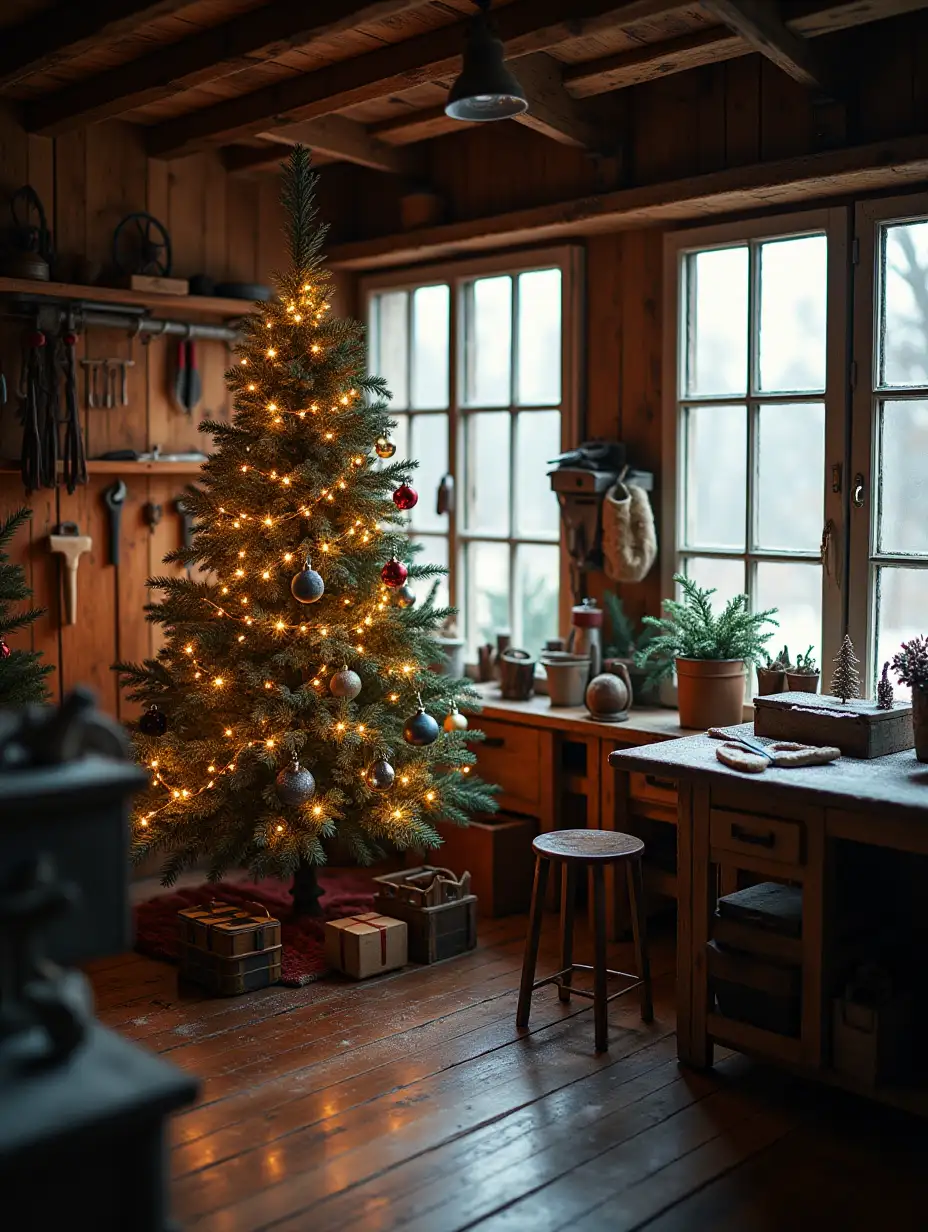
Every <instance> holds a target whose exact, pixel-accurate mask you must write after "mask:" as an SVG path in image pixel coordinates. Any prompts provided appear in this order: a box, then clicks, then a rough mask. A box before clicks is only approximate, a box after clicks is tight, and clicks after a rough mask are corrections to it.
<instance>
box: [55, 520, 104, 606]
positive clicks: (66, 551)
mask: <svg viewBox="0 0 928 1232" xmlns="http://www.w3.org/2000/svg"><path fill="white" fill-rule="evenodd" d="M48 540H49V543H50V544H51V549H52V551H53V552H58V553H60V554H61V555H62V556H63V557H64V567H65V570H66V574H65V612H66V614H67V623H68V624H69V625H73V624H76V623H77V562H78V561H79V560H80V558H81V556H83V554H84V553H85V552H89V551H90V550H91V548H92V547H93V540H92V539H91V537H90V536H89V535H82V534H81V533H80V528H79V527H78V525H77V523H76V522H62V523H61V525H60V526H59V527H58V529H57V530H56V531H55V533H54V534H53V535H49V537H48Z"/></svg>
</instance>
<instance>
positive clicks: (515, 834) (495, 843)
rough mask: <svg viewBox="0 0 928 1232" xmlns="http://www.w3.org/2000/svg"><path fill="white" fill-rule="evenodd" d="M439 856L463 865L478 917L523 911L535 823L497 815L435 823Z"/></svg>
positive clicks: (528, 896) (527, 897)
mask: <svg viewBox="0 0 928 1232" xmlns="http://www.w3.org/2000/svg"><path fill="white" fill-rule="evenodd" d="M437 830H438V833H439V834H440V835H441V837H442V839H443V840H444V841H443V844H442V847H441V854H442V857H443V858H444V859H445V860H447V862H448V863H449V864H450V865H451V866H452V867H453V868H466V869H469V870H470V874H471V888H472V890H473V892H474V894H476V895H477V910H478V912H479V914H480V915H486V916H502V915H516V914H518V913H519V912H522V911H528V908H529V903H530V902H531V898H532V877H533V874H534V869H535V857H534V853H533V852H532V840H533V839H534V837H535V835H536V834H537V833H538V822H537V821H535V819H534V818H532V817H513V816H510V815H508V814H506V813H498V814H496V816H495V817H488V818H486V819H484V820H480V821H472V822H471V823H470V825H467V826H455V825H452V824H451V823H450V822H439V823H438V826H437Z"/></svg>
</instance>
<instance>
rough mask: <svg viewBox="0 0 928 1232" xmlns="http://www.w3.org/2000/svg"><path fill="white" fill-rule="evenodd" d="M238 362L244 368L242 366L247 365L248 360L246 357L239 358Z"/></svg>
mask: <svg viewBox="0 0 928 1232" xmlns="http://www.w3.org/2000/svg"><path fill="white" fill-rule="evenodd" d="M238 362H239V363H240V364H241V365H242V367H243V368H244V367H247V365H248V360H247V359H240V360H239V361H238Z"/></svg>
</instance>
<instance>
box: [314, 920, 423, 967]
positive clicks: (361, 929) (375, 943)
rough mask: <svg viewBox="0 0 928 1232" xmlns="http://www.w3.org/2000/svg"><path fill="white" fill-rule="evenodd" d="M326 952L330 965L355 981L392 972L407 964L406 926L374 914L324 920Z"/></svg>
mask: <svg viewBox="0 0 928 1232" xmlns="http://www.w3.org/2000/svg"><path fill="white" fill-rule="evenodd" d="M325 953H326V959H327V960H328V962H329V964H330V966H332V967H334V968H335V969H336V970H338V971H342V972H344V974H345V975H350V976H351V977H352V978H353V979H356V980H366V979H368V977H369V976H372V975H381V974H382V973H383V972H384V971H395V970H396V969H397V967H404V966H405V965H406V961H407V938H406V925H405V923H404V922H403V921H402V920H394V919H392V918H391V917H390V916H386V915H380V914H379V913H378V912H376V911H365V912H363V913H361V914H360V915H350V916H346V917H345V918H344V919H341V920H327V921H326V926H325Z"/></svg>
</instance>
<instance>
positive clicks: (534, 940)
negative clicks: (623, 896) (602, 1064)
mask: <svg viewBox="0 0 928 1232" xmlns="http://www.w3.org/2000/svg"><path fill="white" fill-rule="evenodd" d="M532 847H533V848H534V851H535V885H534V888H533V890H532V911H531V916H530V917H529V930H528V937H527V939H526V942H525V958H524V959H523V962H522V985H521V988H520V990H519V1008H518V1010H517V1012H516V1026H517V1027H518V1028H519V1029H520V1030H524V1029H525V1028H526V1027H527V1026H528V1017H529V1013H530V1012H531V1008H532V993H533V992H534V991H535V989H536V988H543V987H544V985H545V984H556V985H557V995H558V997H559V998H560V1000H561V1001H569V1000H570V994H571V992H574V993H575V994H576V995H577V996H578V997H588V998H589V999H590V1000H591V1001H592V1002H593V1019H594V1025H595V1036H596V1051H597V1052H605V1051H606V1049H607V1048H608V1047H609V1038H608V1036H609V1025H608V1018H607V1011H606V1006H607V1004H608V1002H609V1001H613V1000H614V999H615V998H616V997H621V996H622V995H623V994H624V993H627V992H631V991H632V989H634V988H640V989H641V1017H642V1019H643V1021H644V1022H651V1021H652V1019H653V1018H654V1009H653V1006H652V1003H651V962H650V958H649V956H648V939H647V932H646V927H647V925H646V917H645V910H644V886H643V883H642V878H641V855H642V852H643V851H644V843H643V842H642V841H641V839H640V838H635V837H633V836H632V835H631V834H620V833H618V832H617V831H614V830H552V831H551V832H550V833H548V834H540V835H539V836H538V838H536V839H535V841H534V843H533V844H532ZM552 860H556V861H558V863H560V864H563V865H564V871H563V876H562V879H561V969H560V971H557V972H555V974H554V975H549V976H548V977H547V978H546V979H543V980H536V979H535V964H536V963H537V961H538V942H539V940H540V938H541V920H542V914H543V912H544V906H545V891H546V890H547V888H548V872H549V869H550V861H552ZM620 860H624V861H625V869H626V875H627V877H628V897H629V904H630V907H631V917H632V932H633V935H634V939H635V957H636V959H637V963H638V975H637V976H635V975H632V974H631V973H630V972H628V971H610V970H609V969H608V968H607V966H606V880H605V877H604V875H603V870H604V868H605V866H606V865H607V864H616V863H618V862H619V861H620ZM580 865H585V866H586V867H587V868H589V870H590V875H591V880H592V884H593V930H594V957H593V965H592V967H591V966H588V965H587V964H585V963H575V962H574V960H573V951H574V907H575V905H576V900H577V868H578V866H580ZM575 971H592V972H593V991H592V992H587V991H586V990H585V989H580V988H571V980H572V978H573V973H574V972H575ZM609 975H617V976H622V977H623V978H624V979H627V980H632V981H633V982H632V983H631V984H629V985H627V986H626V987H625V988H623V989H621V990H620V991H619V992H616V993H613V994H612V996H611V997H607V996H606V977H607V976H609Z"/></svg>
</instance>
